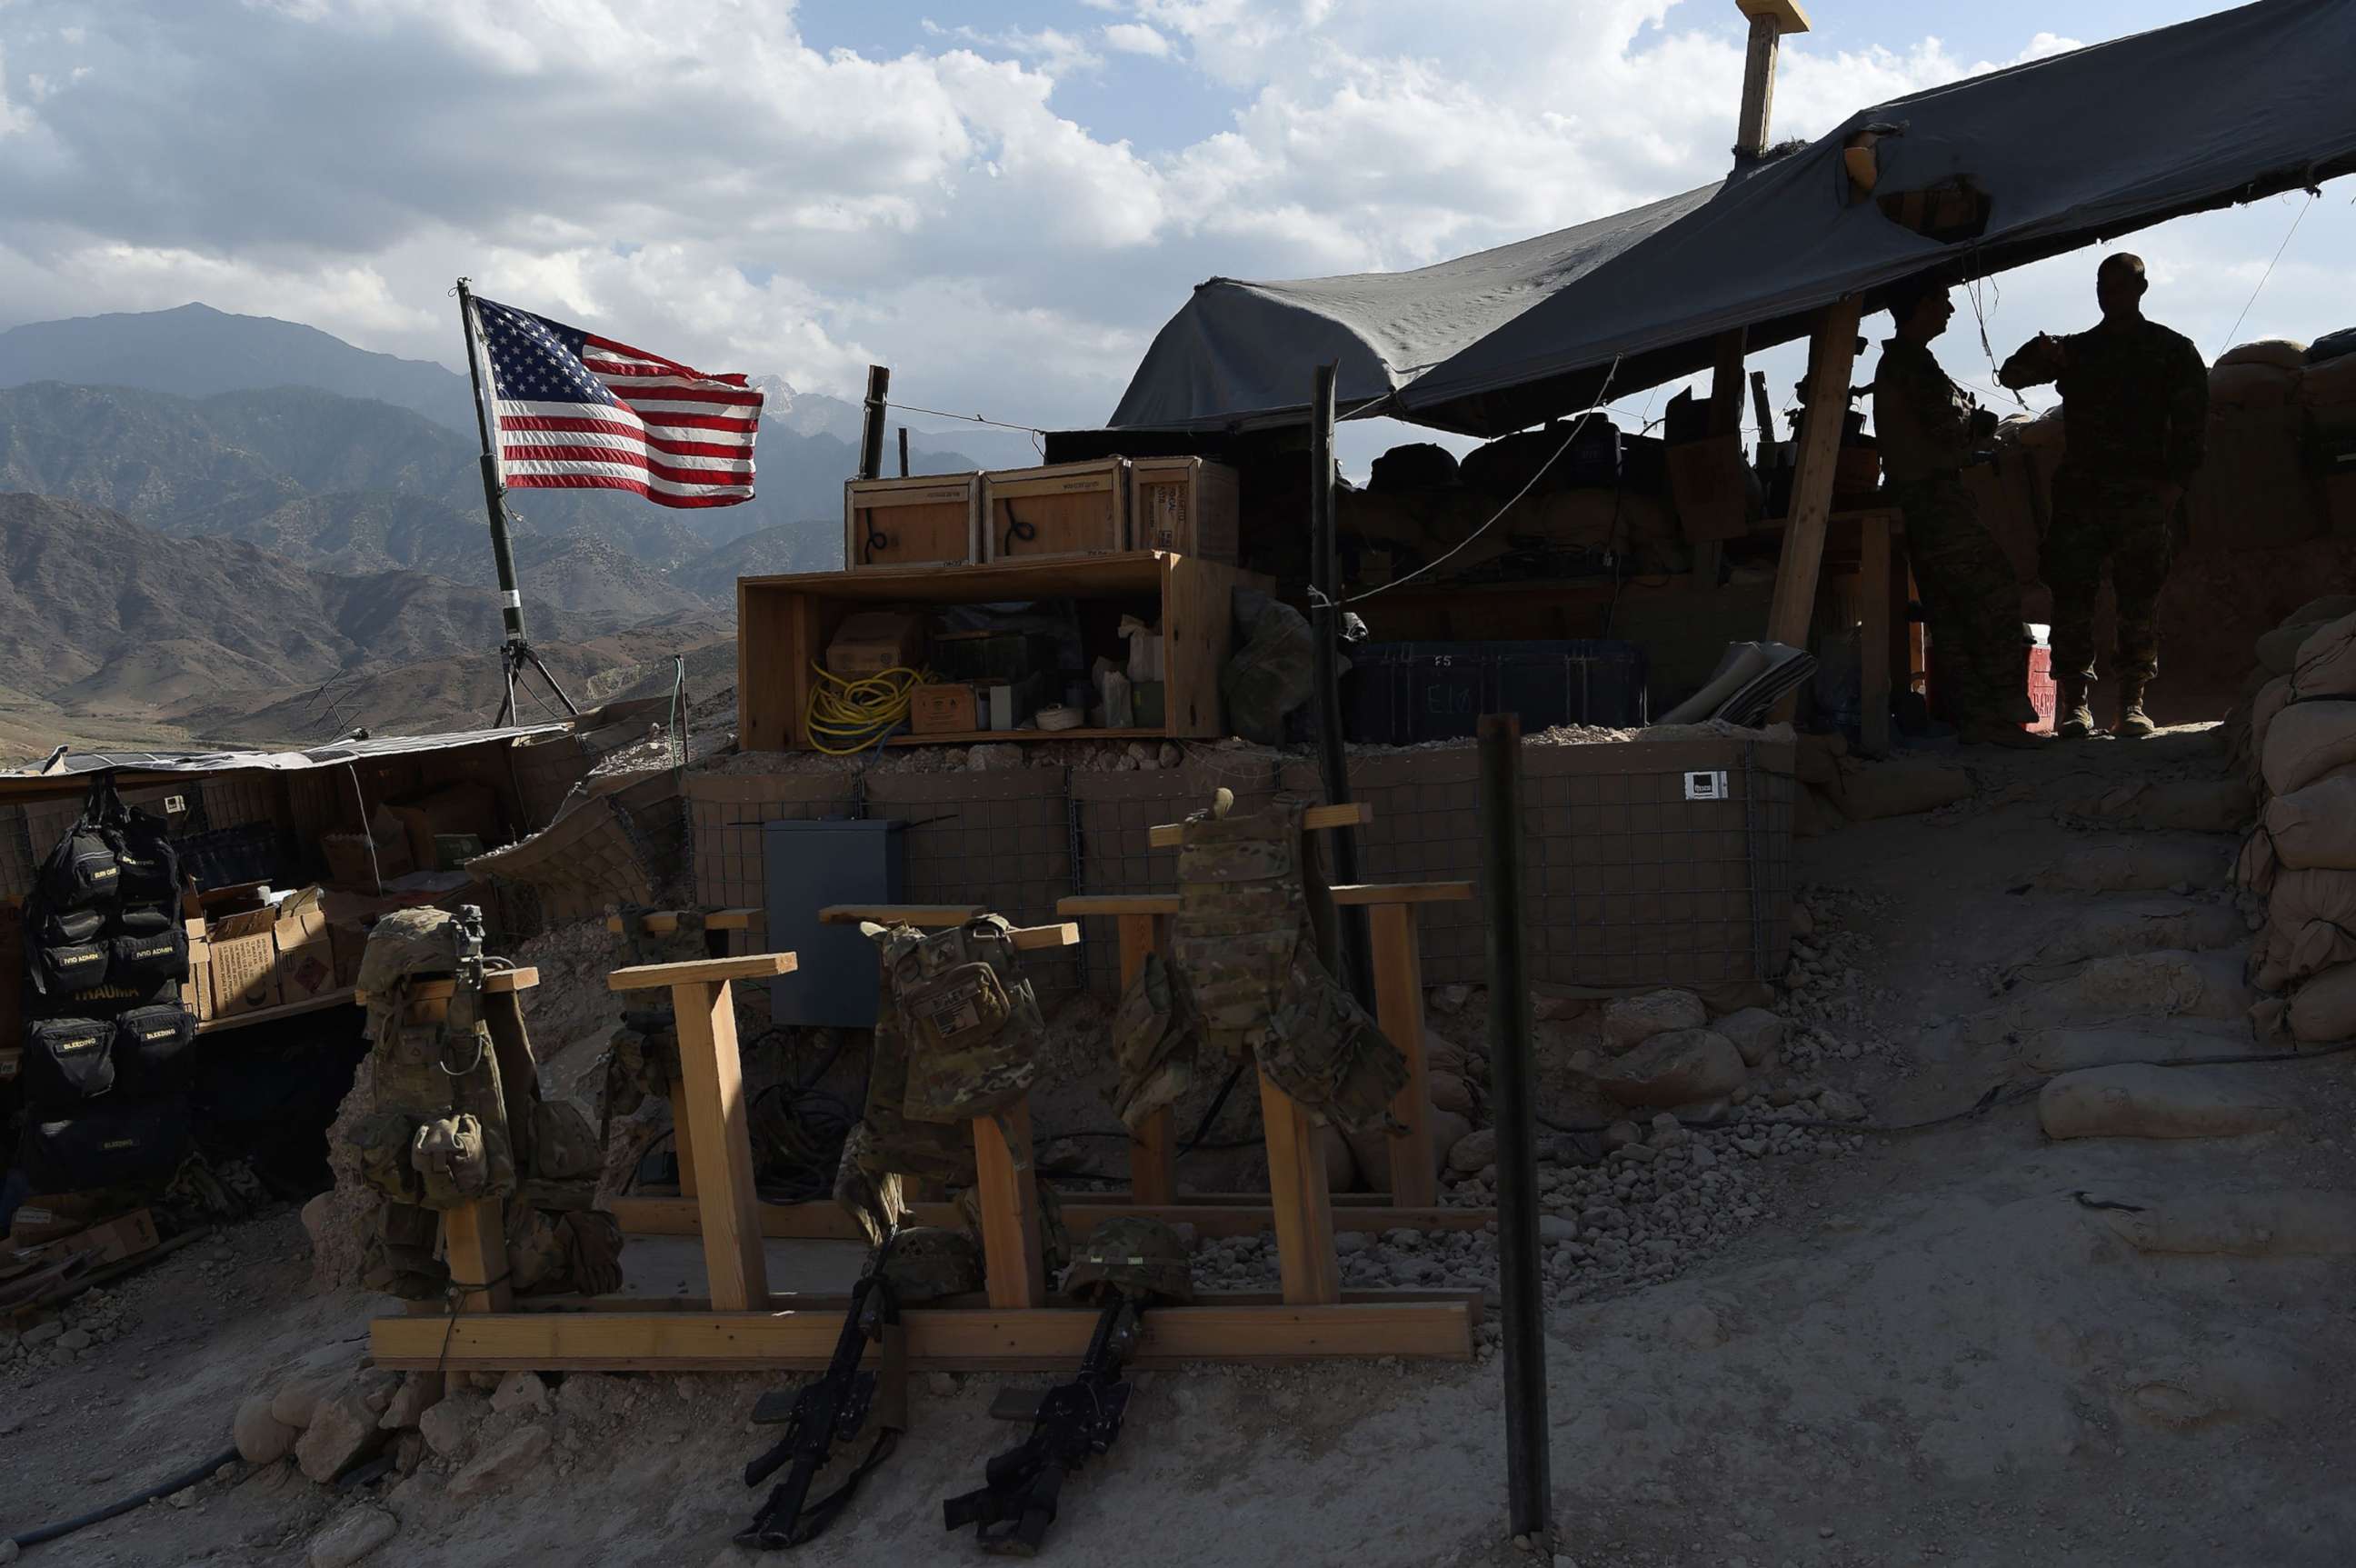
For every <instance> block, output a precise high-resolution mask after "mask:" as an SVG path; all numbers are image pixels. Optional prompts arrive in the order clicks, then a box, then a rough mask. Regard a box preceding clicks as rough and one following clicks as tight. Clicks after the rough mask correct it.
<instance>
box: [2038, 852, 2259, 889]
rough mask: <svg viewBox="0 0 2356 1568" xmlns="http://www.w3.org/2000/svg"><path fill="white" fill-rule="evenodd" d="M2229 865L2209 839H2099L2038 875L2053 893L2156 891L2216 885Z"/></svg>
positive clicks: (2041, 885)
mask: <svg viewBox="0 0 2356 1568" xmlns="http://www.w3.org/2000/svg"><path fill="white" fill-rule="evenodd" d="M2227 864H2228V863H2227V861H2226V859H2225V857H2224V856H2223V855H2222V854H2219V853H2218V852H2217V851H2215V850H2213V849H2211V848H2210V847H2209V846H2208V845H2206V844H2184V843H2167V842H2165V841H2160V842H2155V843H2136V844H2097V845H2091V846H2089V847H2087V848H2084V849H2073V850H2071V851H2069V852H2067V853H2066V854H2063V855H2062V856H2061V859H2060V860H2059V861H2057V862H2055V863H2054V865H2052V866H2051V867H2050V868H2049V869H2047V870H2045V871H2043V872H2040V873H2039V874H2038V876H2037V878H2036V882H2035V886H2037V887H2039V888H2040V889H2041V890H2043V891H2045V892H2049V893H2153V892H2158V890H2159V889H2161V888H2164V887H2173V886H2176V885H2177V884H2179V883H2182V884H2184V885H2185V886H2190V887H2214V886H2217V884H2218V882H2219V880H2220V879H2221V878H2222V876H2223V875H2224V873H2225V868H2226V865H2227Z"/></svg>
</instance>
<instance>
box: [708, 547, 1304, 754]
mask: <svg viewBox="0 0 2356 1568" xmlns="http://www.w3.org/2000/svg"><path fill="white" fill-rule="evenodd" d="M1237 585H1246V586H1249V587H1254V588H1259V589H1263V590H1267V589H1269V588H1272V586H1273V585H1272V584H1271V583H1270V582H1269V579H1268V578H1266V577H1260V576H1253V575H1248V574H1246V573H1242V572H1238V571H1237V570H1236V569H1235V568H1234V567H1233V566H1229V565H1227V564H1224V563H1222V562H1217V561H1205V560H1202V559H1200V558H1198V557H1195V556H1192V555H1173V554H1171V553H1168V552H1165V551H1158V550H1133V551H1130V552H1127V553H1122V554H1119V555H1093V556H1088V557H1086V558H1084V559H1079V560H1067V561H1001V562H996V563H992V564H989V565H982V566H957V567H939V566H933V567H923V568H910V569H906V570H903V571H897V572H884V571H868V572H812V573H802V574H799V575H793V576H781V577H740V578H738V579H737V580H736V625H737V639H736V718H737V725H738V730H737V734H738V736H739V740H738V744H739V745H741V746H743V747H744V749H745V750H747V751H786V750H807V749H808V748H809V731H808V729H807V728H805V727H804V722H803V719H804V714H806V712H807V711H808V708H809V688H810V682H811V680H812V679H813V677H812V676H811V674H810V664H811V662H812V661H813V660H816V659H817V658H819V655H820V653H821V652H822V650H824V649H825V647H826V645H827V642H828V639H830V638H831V637H833V635H834V632H835V629H836V628H838V627H840V626H841V625H842V623H843V622H844V621H846V620H848V619H850V618H851V617H852V616H854V615H857V614H860V613H862V611H870V610H876V609H883V608H899V609H921V610H926V611H931V610H934V609H937V608H938V607H941V606H945V605H988V604H1003V603H1008V602H1011V601H1015V600H1025V601H1028V600H1037V599H1056V598H1067V599H1072V600H1075V601H1077V607H1078V608H1079V610H1080V612H1081V615H1082V618H1083V619H1084V621H1087V622H1090V623H1091V624H1092V625H1093V624H1100V627H1101V634H1100V635H1099V636H1098V637H1097V639H1096V640H1097V642H1098V644H1099V645H1101V646H1104V647H1106V648H1107V649H1108V650H1110V648H1111V647H1112V645H1113V643H1114V640H1115V627H1116V626H1117V624H1118V622H1119V618H1120V617H1121V616H1122V615H1123V614H1133V615H1135V616H1137V617H1138V618H1140V619H1141V620H1146V621H1150V622H1151V623H1153V624H1155V625H1158V626H1160V627H1161V628H1162V639H1163V644H1162V647H1163V664H1164V669H1165V678H1164V690H1163V706H1164V715H1163V722H1162V724H1161V725H1157V726H1152V727H1138V726H1134V725H1132V726H1131V727H1130V728H1127V729H1121V730H1100V729H1072V730H1056V731H1043V730H1012V731H1006V732H1003V733H1001V732H998V731H992V730H973V731H968V732H962V733H959V732H953V731H952V732H940V733H936V734H932V735H926V736H894V738H893V739H892V740H891V741H889V742H887V743H886V744H888V745H892V746H913V745H922V744H925V743H926V742H948V741H957V742H964V741H971V740H1015V741H1027V740H1088V739H1113V738H1118V739H1124V740H1165V739H1166V740H1180V739H1196V740H1215V739H1218V738H1219V737H1221V736H1225V735H1226V733H1227V732H1226V728H1225V725H1224V718H1223V715H1222V714H1221V712H1220V707H1219V663H1220V660H1222V659H1223V658H1225V657H1226V651H1227V647H1228V644H1229V641H1230V640H1231V634H1232V631H1233V611H1232V609H1231V608H1230V606H1231V602H1232V598H1233V596H1234V592H1235V589H1236V588H1237Z"/></svg>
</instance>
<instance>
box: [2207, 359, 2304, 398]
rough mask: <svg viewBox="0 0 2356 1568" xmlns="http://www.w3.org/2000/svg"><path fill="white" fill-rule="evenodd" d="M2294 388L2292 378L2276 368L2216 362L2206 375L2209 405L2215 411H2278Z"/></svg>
mask: <svg viewBox="0 0 2356 1568" xmlns="http://www.w3.org/2000/svg"><path fill="white" fill-rule="evenodd" d="M2295 386H2296V380H2295V378H2294V377H2293V376H2292V375H2291V374H2290V373H2289V372H2288V371H2284V370H2281V369H2280V368H2278V367H2276V366H2273V365H2254V364H2240V365H2227V364H2223V363H2220V364H2219V365H2218V367H2217V368H2216V369H2215V370H2213V371H2210V372H2209V402H2210V403H2211V405H2213V406H2215V407H2218V408H2262V409H2263V408H2280V407H2282V406H2283V405H2284V404H2285V403H2288V402H2290V400H2291V394H2292V392H2293V391H2294V390H2295Z"/></svg>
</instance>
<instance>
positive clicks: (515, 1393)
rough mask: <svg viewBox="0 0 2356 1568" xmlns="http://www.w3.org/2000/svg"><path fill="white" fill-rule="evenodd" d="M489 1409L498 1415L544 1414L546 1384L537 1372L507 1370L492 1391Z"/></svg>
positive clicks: (546, 1392)
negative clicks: (505, 1374)
mask: <svg viewBox="0 0 2356 1568" xmlns="http://www.w3.org/2000/svg"><path fill="white" fill-rule="evenodd" d="M491 1409H492V1410H493V1411H495V1412H498V1414H500V1415H516V1414H522V1415H546V1414H547V1413H548V1385H547V1384H546V1383H543V1382H541V1380H540V1374H539V1373H537V1372H522V1371H517V1372H509V1374H507V1376H505V1377H503V1378H501V1379H500V1380H499V1386H498V1388H497V1389H496V1390H494V1391H492V1393H491Z"/></svg>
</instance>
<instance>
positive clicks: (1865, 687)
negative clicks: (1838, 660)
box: [1858, 511, 1890, 757]
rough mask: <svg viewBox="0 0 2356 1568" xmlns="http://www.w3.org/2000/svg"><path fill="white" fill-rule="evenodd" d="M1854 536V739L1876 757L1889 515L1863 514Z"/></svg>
mask: <svg viewBox="0 0 2356 1568" xmlns="http://www.w3.org/2000/svg"><path fill="white" fill-rule="evenodd" d="M1858 532H1859V534H1860V536H1861V537H1860V539H1859V541H1858V544H1859V554H1860V561H1859V565H1858V578H1859V582H1858V588H1859V590H1860V592H1859V597H1860V598H1861V599H1862V600H1863V601H1864V602H1863V604H1862V606H1861V609H1862V615H1861V617H1860V618H1861V619H1862V620H1863V622H1864V625H1863V627H1862V628H1860V631H1859V635H1858V671H1859V673H1860V677H1861V679H1860V682H1859V684H1858V705H1859V706H1860V707H1861V708H1862V709H1863V710H1864V719H1863V722H1862V724H1861V725H1859V728H1858V742H1859V744H1860V746H1861V747H1862V749H1863V750H1864V752H1865V754H1866V755H1867V756H1868V757H1880V756H1883V755H1885V754H1887V753H1888V752H1889V750H1890V514H1889V513H1887V512H1883V511H1871V512H1868V513H1867V514H1866V515H1865V516H1864V517H1863V518H1862V519H1860V520H1859V521H1858Z"/></svg>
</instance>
